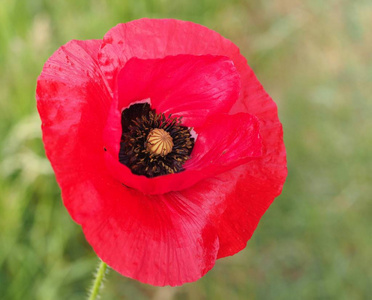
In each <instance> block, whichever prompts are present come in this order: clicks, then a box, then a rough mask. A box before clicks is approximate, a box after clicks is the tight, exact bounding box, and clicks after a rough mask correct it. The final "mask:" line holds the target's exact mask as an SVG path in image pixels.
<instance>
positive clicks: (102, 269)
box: [89, 260, 107, 300]
mask: <svg viewBox="0 0 372 300" xmlns="http://www.w3.org/2000/svg"><path fill="white" fill-rule="evenodd" d="M106 269H107V265H106V264H105V263H104V262H103V261H102V260H101V262H100V264H99V267H98V269H97V272H96V274H95V278H94V282H93V286H92V288H91V289H90V292H89V300H95V299H97V297H98V294H99V289H100V287H101V284H102V281H103V279H104V278H105V273H106Z"/></svg>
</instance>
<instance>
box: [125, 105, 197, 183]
mask: <svg viewBox="0 0 372 300" xmlns="http://www.w3.org/2000/svg"><path fill="white" fill-rule="evenodd" d="M121 126H122V135H121V141H120V151H119V161H120V162H121V163H122V164H124V165H126V166H127V167H129V168H130V169H131V170H132V173H133V174H136V175H145V176H146V177H150V178H151V177H156V176H160V175H166V174H172V173H179V172H181V171H183V170H184V168H183V164H184V163H185V162H186V161H187V160H188V159H189V158H190V154H191V151H192V149H193V147H194V138H193V137H191V133H190V130H191V128H188V127H186V126H183V125H181V118H172V117H171V116H168V117H165V115H164V114H157V113H156V112H155V110H154V109H151V108H150V104H148V103H138V104H133V105H131V106H130V107H128V108H127V109H125V110H123V112H122V114H121Z"/></svg>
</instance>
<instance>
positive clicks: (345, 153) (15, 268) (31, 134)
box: [0, 0, 372, 300]
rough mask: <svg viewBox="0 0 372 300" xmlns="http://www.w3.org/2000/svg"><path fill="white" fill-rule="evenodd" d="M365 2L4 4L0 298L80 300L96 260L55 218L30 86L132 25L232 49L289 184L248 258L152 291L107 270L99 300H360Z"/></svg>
mask: <svg viewBox="0 0 372 300" xmlns="http://www.w3.org/2000/svg"><path fill="white" fill-rule="evenodd" d="M371 15H372V4H371V2H370V1H363V0H358V1H351V0H350V1H347V0H344V1H333V0H330V1H320V0H315V1H314V0H305V1H300V0H285V1H282V0H281V1H279V0H274V1H248V0H247V1H245V0H232V1H222V0H213V1H212V0H187V1H186V0H180V1H177V2H176V1H170V0H158V1H155V0H150V1H140V0H136V1H134V0H127V1H122V0H114V1H98V0H96V1H82V0H74V1H72V0H68V1H66V0H54V1H47V0H32V1H31V0H30V1H26V0H18V1H17V0H13V1H11V0H2V1H1V3H0V82H1V84H0V118H1V122H0V137H1V138H0V158H1V160H0V197H1V198H0V199H1V201H0V299H4V300H17V299H23V300H24V299H37V300H50V299H69V300H75V299H76V300H77V299H84V298H85V296H86V294H87V289H88V287H89V285H90V283H91V280H92V272H93V271H94V270H95V268H96V264H97V263H98V260H97V258H96V256H95V254H94V252H93V250H92V249H91V247H90V246H89V245H88V244H87V242H86V241H85V238H84V235H83V233H82V231H81V228H80V227H79V226H78V225H76V224H75V223H74V222H73V221H72V220H71V219H70V217H69V215H68V213H67V212H66V210H65V208H64V206H63V204H62V201H61V197H60V191H59V188H58V186H57V184H56V182H55V179H54V175H53V172H52V170H51V167H50V165H49V162H48V161H47V159H46V158H45V154H44V150H43V145H42V142H41V131H40V121H39V118H38V116H37V112H36V107H35V97H34V95H35V84H36V79H37V76H38V75H39V74H40V72H41V69H42V66H43V64H44V63H45V61H46V59H47V58H48V57H49V56H50V55H51V54H52V53H53V52H54V51H55V50H56V49H57V48H58V47H60V46H61V45H63V44H65V43H66V42H68V41H69V40H71V39H100V38H102V36H103V35H104V34H105V32H106V31H108V30H109V29H110V28H111V27H113V26H115V25H116V24H117V23H120V22H127V21H130V20H133V19H137V18H141V17H155V18H179V19H184V20H190V21H194V22H197V23H200V24H203V25H206V26H208V27H209V28H212V29H214V30H216V31H218V32H220V33H221V34H222V35H224V36H225V37H227V38H229V39H231V40H232V41H233V42H234V43H235V44H237V45H238V46H239V47H240V48H241V51H242V53H243V54H244V55H245V56H246V58H247V60H248V63H249V64H250V65H251V67H252V68H253V69H254V71H255V72H256V74H257V76H258V78H259V79H260V81H261V82H262V84H263V85H264V86H265V88H266V90H267V91H268V92H269V94H270V95H271V96H272V97H273V99H274V100H275V101H276V102H277V103H278V107H279V116H280V118H281V120H282V122H283V126H284V133H285V136H284V139H285V143H286V147H287V154H288V168H289V174H288V179H287V182H286V184H285V186H284V190H283V193H282V195H281V196H280V197H279V198H277V199H276V201H275V202H274V203H273V205H272V206H271V207H270V209H269V210H268V212H267V213H266V214H265V216H264V217H263V218H262V220H261V223H260V224H259V226H258V229H257V231H256V233H255V235H254V236H253V238H252V239H251V240H250V241H249V242H248V247H247V248H246V249H245V250H244V251H242V252H240V253H239V254H237V255H235V256H233V257H229V258H225V259H222V260H219V261H217V263H216V266H215V268H214V269H212V270H211V271H210V272H209V273H208V274H207V275H206V276H205V277H204V278H202V279H201V280H199V281H197V282H195V283H190V284H186V285H184V286H182V287H178V288H156V287H152V286H149V285H144V284H141V283H139V282H137V281H134V280H131V279H128V278H125V277H122V276H121V275H119V274H117V273H116V272H114V271H111V272H110V274H109V276H108V279H107V281H106V283H105V289H104V290H103V293H102V294H103V296H102V299H109V300H110V299H112V300H113V299H195V300H197V299H230V300H234V299H338V300H341V299H345V300H346V299H347V300H349V299H369V298H370V297H371V295H372V285H371V280H372V268H371V266H372V259H371V258H372V255H371V253H372V235H371V225H372V221H371V215H372V205H371V197H372V196H371V195H372V184H371V183H372V174H371V173H372V154H371V152H372V151H371V149H372V138H371V129H372V118H371V114H372V97H371V95H372V84H371V82H372V56H371V46H372V35H371V34H370V28H372V18H371Z"/></svg>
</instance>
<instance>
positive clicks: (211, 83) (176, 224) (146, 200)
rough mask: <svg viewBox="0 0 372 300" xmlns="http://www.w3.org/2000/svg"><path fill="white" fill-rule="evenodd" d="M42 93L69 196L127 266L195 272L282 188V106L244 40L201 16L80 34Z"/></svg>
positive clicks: (49, 150)
mask: <svg viewBox="0 0 372 300" xmlns="http://www.w3.org/2000/svg"><path fill="white" fill-rule="evenodd" d="M36 94H37V95H36V97H37V106H38V110H39V113H40V116H41V120H42V130H43V141H44V144H45V149H46V154H47V156H48V158H49V159H50V161H51V164H52V166H53V168H54V171H55V173H56V177H57V181H58V183H59V185H60V187H61V190H62V198H63V201H64V204H65V206H66V208H67V209H68V211H69V213H70V214H71V216H72V218H73V219H74V220H75V221H76V222H77V223H79V224H81V225H82V228H83V230H84V234H85V236H86V238H87V240H88V242H89V243H90V244H91V245H92V247H93V248H94V250H95V252H96V253H97V255H98V256H99V257H100V258H101V259H102V260H103V261H105V262H106V263H108V265H110V266H111V267H112V268H113V269H115V270H117V271H118V272H120V273H121V274H123V275H125V276H129V277H131V278H135V279H138V280H140V281H142V282H145V283H150V284H154V285H159V286H163V285H172V286H173V285H180V284H183V283H185V282H190V281H194V280H197V279H199V278H200V277H202V276H203V275H204V274H205V273H206V272H208V271H209V270H210V269H211V268H212V267H213V265H214V263H215V261H216V259H218V258H222V257H224V256H229V255H233V254H235V253H237V252H238V251H240V250H242V249H243V248H244V247H245V246H246V243H247V241H248V240H249V239H250V237H251V236H252V234H253V231H254V230H255V228H256V226H257V224H258V222H259V220H260V218H261V216H262V215H263V214H264V212H265V211H266V209H267V208H268V207H269V205H270V204H271V202H272V201H273V199H274V198H275V197H276V196H278V195H279V194H280V192H281V189H282V186H283V183H284V180H285V177H286V174H287V169H286V154H285V148H284V144H283V139H282V126H281V124H280V122H279V120H278V116H277V108H276V105H275V103H274V102H273V101H272V100H271V98H270V96H269V95H268V94H267V93H266V92H265V91H264V89H263V88H262V86H261V84H260V83H259V82H258V80H257V79H256V77H255V75H254V73H253V71H252V70H251V69H250V68H249V66H248V65H247V63H246V60H245V58H244V57H243V56H242V55H241V54H240V53H239V49H238V48H237V47H236V46H235V45H234V44H233V43H232V42H230V41H229V40H227V39H225V38H223V37H222V36H220V35H219V34H218V33H216V32H214V31H212V30H209V29H207V28H205V27H203V26H200V25H197V24H193V23H190V22H184V21H178V20H169V19H168V20H151V19H141V20H137V21H133V22H129V23H126V24H119V25H117V26H116V27H114V28H112V29H111V30H110V31H109V32H108V33H107V34H106V35H105V36H104V38H103V40H88V41H71V42H69V43H67V44H66V45H64V46H62V47H61V48H60V49H58V50H57V51H56V52H55V53H54V54H53V55H52V57H51V58H50V59H49V60H48V61H47V62H46V64H45V66H44V69H43V71H42V73H41V75H40V77H39V79H38V84H37V93H36Z"/></svg>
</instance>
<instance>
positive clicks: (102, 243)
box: [83, 183, 218, 286]
mask: <svg viewBox="0 0 372 300" xmlns="http://www.w3.org/2000/svg"><path fill="white" fill-rule="evenodd" d="M98 186H101V187H102V189H100V188H99V189H98V191H99V194H100V197H101V199H106V201H105V202H104V203H103V204H102V209H101V210H100V211H99V212H98V213H97V215H96V216H95V217H94V218H91V219H87V220H86V222H85V223H84V224H83V230H84V233H85V236H86V238H87V240H88V241H89V243H90V244H91V245H92V246H93V248H94V250H95V252H96V253H97V255H98V256H99V257H100V258H101V259H102V260H103V261H105V262H106V263H108V264H109V265H110V266H111V267H112V268H114V269H115V270H116V271H118V272H119V273H121V274H123V275H125V276H129V277H131V278H134V279H137V280H140V281H141V282H144V283H149V284H153V285H157V286H164V285H171V286H175V285H181V284H183V283H185V282H191V281H195V280H197V279H199V278H200V277H202V276H203V275H204V274H205V273H206V272H207V271H209V270H210V269H211V268H212V267H213V265H214V263H215V260H216V256H217V252H218V238H217V234H216V230H215V229H214V227H213V226H212V225H211V224H210V223H208V215H207V214H206V213H205V211H207V212H208V211H210V209H208V206H211V205H214V203H213V202H212V200H206V199H202V198H200V197H198V195H196V194H194V193H193V192H192V191H189V192H188V193H187V194H180V193H170V194H167V195H160V196H145V195H144V194H142V193H141V192H137V191H135V190H130V189H127V188H125V187H123V186H122V185H120V184H118V183H116V184H109V185H106V186H104V187H103V186H102V185H100V184H99V183H98Z"/></svg>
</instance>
